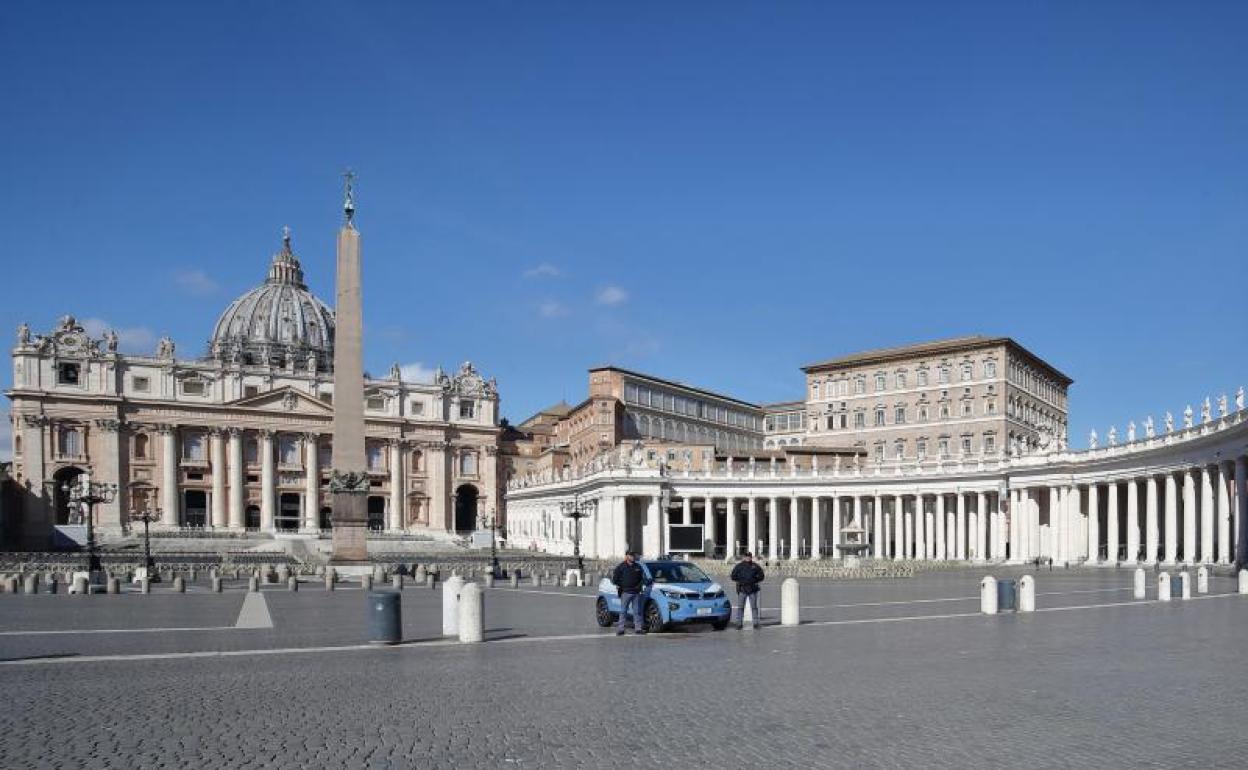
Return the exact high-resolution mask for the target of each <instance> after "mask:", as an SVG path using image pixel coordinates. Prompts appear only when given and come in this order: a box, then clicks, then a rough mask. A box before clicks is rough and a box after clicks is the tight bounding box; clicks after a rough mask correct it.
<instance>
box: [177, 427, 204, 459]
mask: <svg viewBox="0 0 1248 770" xmlns="http://www.w3.org/2000/svg"><path fill="white" fill-rule="evenodd" d="M182 459H183V460H185V461H187V462H192V463H202V462H204V434H202V433H185V434H183V436H182Z"/></svg>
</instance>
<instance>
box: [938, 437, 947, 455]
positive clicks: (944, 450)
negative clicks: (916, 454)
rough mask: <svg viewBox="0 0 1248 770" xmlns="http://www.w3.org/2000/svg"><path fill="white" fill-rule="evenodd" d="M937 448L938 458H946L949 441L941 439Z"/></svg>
mask: <svg viewBox="0 0 1248 770" xmlns="http://www.w3.org/2000/svg"><path fill="white" fill-rule="evenodd" d="M938 446H939V448H940V456H941V457H948V456H949V439H947V438H942V439H941V440H940V443H939V444H938Z"/></svg>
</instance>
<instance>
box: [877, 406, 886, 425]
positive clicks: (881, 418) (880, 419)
mask: <svg viewBox="0 0 1248 770" xmlns="http://www.w3.org/2000/svg"><path fill="white" fill-rule="evenodd" d="M875 424H876V426H877V427H878V426H881V425H883V424H884V410H883V409H876V410H875Z"/></svg>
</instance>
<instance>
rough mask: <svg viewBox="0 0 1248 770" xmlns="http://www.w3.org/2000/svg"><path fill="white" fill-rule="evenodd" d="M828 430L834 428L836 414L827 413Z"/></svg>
mask: <svg viewBox="0 0 1248 770" xmlns="http://www.w3.org/2000/svg"><path fill="white" fill-rule="evenodd" d="M828 430H836V415H834V414H830V415H828Z"/></svg>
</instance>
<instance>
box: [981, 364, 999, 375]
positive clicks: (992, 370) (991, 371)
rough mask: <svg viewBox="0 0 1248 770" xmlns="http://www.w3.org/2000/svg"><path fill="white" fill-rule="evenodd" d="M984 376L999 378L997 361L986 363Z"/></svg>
mask: <svg viewBox="0 0 1248 770" xmlns="http://www.w3.org/2000/svg"><path fill="white" fill-rule="evenodd" d="M984 376H985V377H990V378H991V377H996V376H997V362H996V361H985V362H984Z"/></svg>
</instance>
